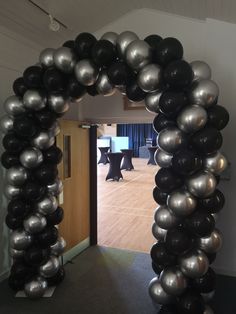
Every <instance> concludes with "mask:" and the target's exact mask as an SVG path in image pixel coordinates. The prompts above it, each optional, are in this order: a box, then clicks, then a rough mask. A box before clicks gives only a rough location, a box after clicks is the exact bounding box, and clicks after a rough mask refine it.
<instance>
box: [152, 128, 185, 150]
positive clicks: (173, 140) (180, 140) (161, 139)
mask: <svg viewBox="0 0 236 314" xmlns="http://www.w3.org/2000/svg"><path fill="white" fill-rule="evenodd" d="M157 142H158V146H159V147H160V148H161V149H163V150H165V151H166V152H167V153H170V154H173V153H175V152H176V151H177V150H179V149H181V148H183V147H184V146H186V144H187V138H186V136H185V134H184V133H183V132H182V131H180V130H179V129H178V128H175V127H169V128H166V129H164V130H162V131H161V132H160V133H159V134H158V137H157Z"/></svg>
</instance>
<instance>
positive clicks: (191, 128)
mask: <svg viewBox="0 0 236 314" xmlns="http://www.w3.org/2000/svg"><path fill="white" fill-rule="evenodd" d="M206 123H207V112H206V110H205V109H204V108H203V107H201V106H197V105H193V106H187V107H185V108H184V109H183V110H182V111H181V112H180V113H179V115H178V117H177V125H178V127H179V128H180V130H182V131H184V132H186V133H193V132H196V131H198V130H200V129H202V128H203V127H204V126H205V124H206Z"/></svg>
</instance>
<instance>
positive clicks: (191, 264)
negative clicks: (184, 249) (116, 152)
mask: <svg viewBox="0 0 236 314" xmlns="http://www.w3.org/2000/svg"><path fill="white" fill-rule="evenodd" d="M179 264H180V269H181V271H182V272H183V274H184V275H185V276H187V277H189V278H199V277H202V276H203V275H205V274H206V272H207V270H208V268H209V260H208V257H207V256H206V254H205V253H204V252H202V251H201V250H193V251H191V252H189V253H187V254H185V255H183V256H181V257H180V261H179Z"/></svg>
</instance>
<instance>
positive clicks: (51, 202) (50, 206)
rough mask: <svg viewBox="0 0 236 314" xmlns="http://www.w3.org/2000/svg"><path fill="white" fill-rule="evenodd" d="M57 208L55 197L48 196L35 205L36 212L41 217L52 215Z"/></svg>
mask: <svg viewBox="0 0 236 314" xmlns="http://www.w3.org/2000/svg"><path fill="white" fill-rule="evenodd" d="M57 207H58V202H57V199H56V197H55V196H51V195H48V196H46V197H44V198H43V199H42V200H41V201H39V202H38V203H37V211H38V212H39V213H40V214H42V215H48V214H51V213H53V212H54V211H55V210H56V209H57Z"/></svg>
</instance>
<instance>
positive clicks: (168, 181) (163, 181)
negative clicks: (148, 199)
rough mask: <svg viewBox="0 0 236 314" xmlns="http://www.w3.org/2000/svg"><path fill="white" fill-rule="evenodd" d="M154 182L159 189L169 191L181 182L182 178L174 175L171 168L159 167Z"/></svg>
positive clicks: (177, 186)
mask: <svg viewBox="0 0 236 314" xmlns="http://www.w3.org/2000/svg"><path fill="white" fill-rule="evenodd" d="M155 182H156V185H157V187H158V188H159V189H160V190H162V191H163V192H166V193H170V192H171V191H173V190H175V189H177V188H179V187H180V186H181V185H182V184H183V179H182V178H181V177H180V176H176V175H175V174H174V172H173V171H172V170H171V169H167V168H161V169H160V170H158V172H157V174H156V176H155Z"/></svg>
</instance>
